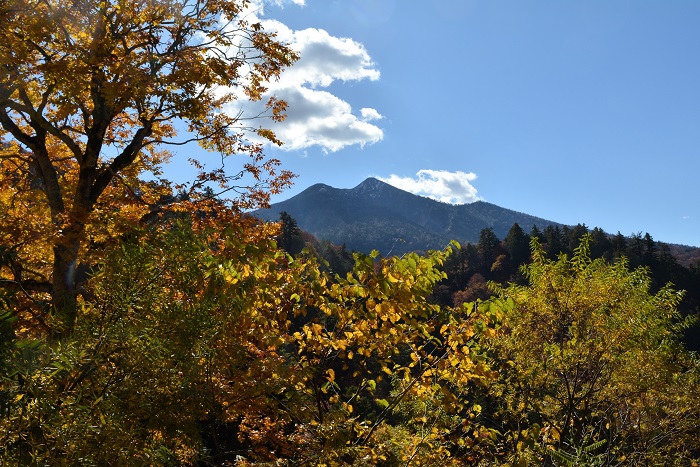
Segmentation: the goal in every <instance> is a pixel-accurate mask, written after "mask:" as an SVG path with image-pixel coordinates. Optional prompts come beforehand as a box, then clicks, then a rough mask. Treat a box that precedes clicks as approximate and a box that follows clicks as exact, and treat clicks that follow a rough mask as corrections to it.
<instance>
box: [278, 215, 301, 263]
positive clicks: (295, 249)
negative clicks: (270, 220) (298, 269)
mask: <svg viewBox="0 0 700 467" xmlns="http://www.w3.org/2000/svg"><path fill="white" fill-rule="evenodd" d="M280 223H281V228H280V234H279V236H278V237H277V243H278V246H279V247H280V248H282V249H283V250H285V251H286V252H287V253H289V254H290V255H292V256H294V255H297V254H299V253H300V252H301V250H303V249H304V238H303V237H302V235H301V229H300V228H299V226H298V225H297V221H296V220H295V219H294V218H293V217H292V216H290V215H289V214H288V213H287V212H286V211H282V212H281V213H280Z"/></svg>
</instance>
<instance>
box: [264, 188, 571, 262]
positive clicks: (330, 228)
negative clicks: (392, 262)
mask: <svg viewBox="0 0 700 467" xmlns="http://www.w3.org/2000/svg"><path fill="white" fill-rule="evenodd" d="M282 211H286V212H287V213H289V214H290V215H291V216H292V217H293V218H294V219H296V221H297V224H298V226H299V227H300V228H301V229H303V230H305V231H307V232H309V233H311V234H313V235H314V236H316V237H317V238H319V239H324V240H329V241H330V242H332V243H335V244H345V245H346V246H347V247H348V248H350V249H353V250H356V251H363V252H369V251H370V250H372V249H377V250H379V251H380V252H381V253H382V254H385V255H386V254H390V253H392V254H403V253H406V252H408V251H425V250H429V249H440V248H444V247H445V246H446V245H447V244H449V242H450V241H451V240H457V241H459V242H462V243H464V242H471V243H476V242H478V240H479V234H480V232H481V230H482V229H484V228H489V227H490V228H492V229H493V230H494V233H495V234H496V235H497V236H498V237H499V238H504V237H505V235H506V234H507V232H508V230H509V229H510V228H511V227H512V225H513V224H514V223H518V224H519V225H520V226H521V227H522V228H523V229H524V230H526V231H529V229H531V228H532V226H533V225H536V226H537V227H538V228H539V229H544V228H545V227H546V226H548V225H555V226H562V225H563V224H560V223H557V222H554V221H549V220H546V219H542V218H539V217H535V216H531V215H529V214H524V213H520V212H517V211H513V210H510V209H506V208H502V207H499V206H496V205H495V204H491V203H487V202H486V201H476V202H474V203H469V204H459V205H452V204H448V203H444V202H441V201H437V200H434V199H431V198H426V197H423V196H418V195H414V194H412V193H409V192H407V191H404V190H401V189H399V188H396V187H394V186H392V185H389V184H388V183H385V182H382V181H381V180H378V179H376V178H372V177H370V178H368V179H366V180H364V181H363V182H362V183H360V184H359V185H357V186H355V187H354V188H334V187H331V186H329V185H326V184H323V183H317V184H315V185H312V186H310V187H308V188H306V189H305V190H303V191H302V192H301V193H299V194H297V195H295V196H293V197H292V198H289V199H288V200H285V201H281V202H279V203H274V204H272V205H271V206H270V208H268V209H260V210H257V211H254V212H253V215H254V216H256V217H258V218H260V219H263V220H266V221H276V220H278V219H279V214H280V213H281V212H282Z"/></svg>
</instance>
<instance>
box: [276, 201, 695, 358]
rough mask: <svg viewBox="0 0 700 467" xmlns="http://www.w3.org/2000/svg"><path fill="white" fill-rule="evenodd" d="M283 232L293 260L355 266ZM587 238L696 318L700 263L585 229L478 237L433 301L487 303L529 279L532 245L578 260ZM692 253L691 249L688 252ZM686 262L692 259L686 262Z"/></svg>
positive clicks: (488, 232)
mask: <svg viewBox="0 0 700 467" xmlns="http://www.w3.org/2000/svg"><path fill="white" fill-rule="evenodd" d="M280 221H281V232H280V235H279V236H278V243H279V245H280V247H281V248H283V249H285V250H287V251H288V252H289V253H291V254H295V255H296V254H298V253H300V252H301V250H302V249H303V248H304V246H306V247H309V248H310V250H311V251H312V252H315V253H317V254H318V255H319V256H321V257H322V258H324V260H325V261H326V262H327V263H328V268H329V269H330V270H331V271H332V272H335V273H338V274H340V275H345V274H346V273H347V272H349V271H350V270H351V269H352V267H353V265H354V259H353V255H352V252H351V251H349V250H348V248H347V245H345V244H343V245H342V246H340V247H338V246H335V245H333V244H332V243H331V242H329V241H328V240H322V241H319V240H317V239H316V238H315V237H314V236H313V235H311V234H309V233H307V232H303V231H302V230H301V229H300V227H299V226H298V224H297V222H296V220H295V219H294V218H293V217H292V216H290V215H289V214H288V213H287V212H284V211H283V212H282V213H281V215H280ZM586 236H588V244H587V247H588V249H589V252H588V255H589V256H590V257H591V259H599V258H600V259H602V260H604V261H606V262H608V263H613V262H616V261H624V262H625V264H626V267H627V268H628V269H630V270H634V269H636V268H639V267H641V268H645V269H646V270H648V271H649V285H650V288H651V290H652V291H654V292H657V291H659V290H660V289H661V288H662V287H664V286H665V285H667V284H672V285H673V286H674V287H675V288H676V289H679V290H682V291H683V294H684V295H683V299H682V300H681V301H680V303H679V305H678V308H679V310H680V311H681V312H682V314H683V315H684V316H691V315H693V314H697V313H698V311H699V310H700V261H698V260H695V261H694V262H692V263H691V264H689V265H687V266H686V265H684V264H681V262H680V261H679V260H678V259H676V257H675V256H674V255H673V251H674V247H675V248H676V249H677V248H678V246H670V245H668V244H665V243H663V242H657V241H655V240H654V238H653V237H652V236H651V235H650V234H649V233H646V234H644V235H642V234H641V233H638V234H634V235H632V236H629V237H626V236H624V235H622V234H617V235H609V234H607V233H605V232H604V231H603V230H602V229H600V228H594V229H589V228H588V227H586V226H585V225H583V224H578V225H576V226H573V227H568V226H563V227H560V226H559V225H550V226H547V227H545V228H544V229H543V230H540V229H539V228H538V227H537V226H533V228H532V229H531V230H530V232H529V233H527V232H525V231H524V230H523V229H522V228H521V227H520V225H519V224H518V223H514V224H513V225H512V226H511V228H510V229H509V230H508V232H507V233H506V235H504V236H501V237H499V236H498V235H497V234H496V233H495V231H494V229H493V228H490V227H489V228H484V229H482V230H481V231H480V232H479V238H478V240H477V241H476V242H473V243H465V244H463V245H462V246H461V248H459V249H458V250H457V251H456V252H455V253H453V254H452V255H451V256H450V257H449V259H448V260H447V262H446V263H445V264H444V267H443V269H444V271H445V272H446V275H447V277H446V278H445V280H443V281H442V282H441V283H440V284H439V285H438V286H437V287H436V288H435V290H434V291H433V300H435V301H437V302H439V303H441V304H443V305H445V306H461V305H462V303H465V302H472V301H474V300H484V299H488V298H489V297H491V296H492V295H493V291H492V290H491V289H490V288H489V287H488V285H487V284H488V283H489V282H498V283H509V282H512V283H521V282H523V281H524V279H525V277H524V276H522V274H521V272H520V271H521V268H522V267H523V266H525V265H527V264H529V263H530V262H531V260H532V256H531V247H532V244H533V240H534V241H535V243H536V244H537V245H540V247H541V249H542V252H543V254H544V256H545V257H546V258H548V259H550V260H555V259H557V258H558V257H559V256H560V255H562V254H564V255H567V256H568V257H572V256H573V255H575V254H576V251H577V249H578V248H579V245H580V244H581V239H582V238H584V237H586ZM683 251H691V250H690V247H687V249H686V250H683ZM685 259H686V260H687V259H688V257H687V256H686V258H685ZM685 341H686V343H687V344H688V345H689V347H691V348H693V349H696V350H700V327H699V326H698V325H695V326H693V327H692V328H690V329H688V330H687V331H686V333H685Z"/></svg>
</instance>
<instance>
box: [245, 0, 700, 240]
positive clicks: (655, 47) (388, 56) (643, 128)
mask: <svg viewBox="0 0 700 467" xmlns="http://www.w3.org/2000/svg"><path fill="white" fill-rule="evenodd" d="M261 1H262V0H257V1H256V2H254V7H255V8H256V10H255V13H254V14H255V15H257V16H259V17H260V18H261V19H263V20H265V24H266V27H268V28H274V29H277V30H278V31H279V37H280V38H281V39H284V40H286V41H289V42H290V43H291V44H292V46H294V47H295V48H297V50H300V51H301V54H302V59H301V61H300V62H299V63H298V64H297V65H296V66H295V67H293V68H292V69H291V70H289V73H287V75H286V76H283V78H282V80H281V81H280V82H279V83H277V84H275V85H274V86H272V87H271V93H275V94H276V95H278V96H280V97H283V98H285V99H286V100H288V102H289V104H290V108H289V110H288V115H289V118H288V121H287V122H285V123H283V124H281V125H279V126H277V127H273V129H274V130H275V131H276V132H277V133H278V136H280V137H281V138H282V139H283V140H284V141H285V142H286V144H285V146H284V147H283V149H275V148H270V149H269V153H270V154H273V155H275V156H277V157H279V158H280V159H281V160H282V161H283V166H284V168H286V169H289V170H292V171H293V172H295V173H297V174H298V175H299V177H298V178H297V180H296V184H295V187H294V188H293V189H291V190H289V191H287V192H285V193H284V194H283V195H281V196H279V197H277V198H275V199H274V200H273V201H280V200H282V199H286V198H288V197H290V196H292V195H294V194H296V193H298V192H300V191H302V190H303V189H305V188H307V187H308V186H310V185H312V184H315V183H326V184H328V185H332V186H335V187H339V188H350V187H353V186H355V185H357V184H359V183H360V182H362V180H364V179H365V178H367V177H369V176H374V177H378V178H382V179H384V180H385V181H389V182H390V183H392V184H394V185H396V186H399V187H400V188H403V189H406V190H409V191H413V192H416V193H419V194H423V195H427V196H432V197H435V198H438V199H443V200H446V201H451V202H470V201H473V200H476V199H482V200H485V201H488V202H491V203H494V204H497V205H499V206H502V207H505V208H509V209H514V210H516V211H521V212H526V213H528V214H533V215H536V216H539V217H543V218H546V219H550V220H554V221H557V222H562V223H566V224H576V223H579V222H582V223H585V224H586V225H588V226H589V227H596V226H598V227H601V228H603V229H604V230H606V231H608V232H611V233H616V232H617V231H620V232H622V233H623V234H625V235H629V234H632V233H636V232H639V231H641V232H649V233H650V234H651V235H652V236H653V237H654V238H655V239H656V240H660V241H664V242H670V243H682V244H689V245H695V246H700V204H699V203H698V201H699V198H700V197H699V196H698V194H699V191H700V189H699V188H698V178H699V175H700V60H699V59H698V50H700V27H698V25H699V24H700V2H698V1H695V0H692V1H690V0H688V1H682V0H674V1H641V0H639V1H622V0H620V1H608V0H605V1H602V0H601V1H566V2H560V1H468V0H423V1H420V2H418V1H409V0H401V1H399V0H305V1H304V0H293V1H292V0H287V1H282V2H279V1H278V2H274V3H272V2H270V3H265V4H264V5H263V4H261V3H260V2H261Z"/></svg>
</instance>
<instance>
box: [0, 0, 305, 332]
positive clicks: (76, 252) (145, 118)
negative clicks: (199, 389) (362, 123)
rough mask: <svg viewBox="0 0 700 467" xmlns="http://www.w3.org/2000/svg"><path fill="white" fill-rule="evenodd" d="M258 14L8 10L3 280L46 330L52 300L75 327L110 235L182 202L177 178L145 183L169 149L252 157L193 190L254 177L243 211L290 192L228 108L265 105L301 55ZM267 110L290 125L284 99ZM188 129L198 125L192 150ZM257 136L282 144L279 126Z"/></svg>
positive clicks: (234, 6)
mask: <svg viewBox="0 0 700 467" xmlns="http://www.w3.org/2000/svg"><path fill="white" fill-rule="evenodd" d="M246 7H247V2H246V1H243V0H240V1H199V0H181V1H171V0H137V1H125V0H109V1H102V0H100V1H97V0H67V1H63V0H62V1H57V0H48V1H39V0H8V1H5V2H2V4H0V127H1V128H2V130H1V131H0V136H2V138H3V139H2V146H1V153H0V161H1V164H2V165H1V167H0V186H1V188H2V199H0V203H2V208H3V210H4V218H3V219H2V221H3V222H2V225H1V226H0V230H1V231H0V236H1V237H0V241H2V253H3V256H2V263H1V265H2V283H1V284H2V286H3V287H5V288H6V289H11V290H12V291H13V293H16V294H19V295H22V296H24V297H26V304H27V307H26V309H27V310H28V313H29V315H28V316H25V317H24V318H31V319H30V321H33V322H34V324H35V325H39V324H41V323H43V324H46V318H47V309H46V307H45V306H43V305H42V304H43V303H45V301H46V300H47V299H48V300H49V301H50V303H51V305H52V306H53V309H54V311H55V313H54V316H53V317H52V321H51V323H50V324H49V325H48V327H49V328H52V330H53V332H55V333H60V332H62V331H61V330H64V331H65V330H67V331H70V329H72V328H73V326H74V324H75V319H76V315H75V313H76V307H75V298H76V297H77V296H78V295H79V293H80V291H79V285H80V284H79V282H80V281H79V278H78V279H76V275H79V266H80V264H81V263H89V261H86V256H87V255H89V253H90V252H91V251H95V250H97V249H99V245H100V243H102V242H101V240H102V239H103V238H104V236H105V235H108V236H109V235H115V234H120V233H122V232H123V230H124V229H123V228H122V227H123V226H124V225H129V224H133V223H135V222H138V220H139V219H140V218H142V217H143V216H144V215H146V214H148V213H150V212H152V211H153V210H154V209H156V207H157V205H158V202H159V201H162V200H163V198H164V197H166V196H167V195H169V194H170V193H168V192H169V191H170V190H171V189H172V188H171V187H170V186H169V185H168V184H167V182H163V183H157V182H150V183H146V182H144V181H143V180H142V179H141V178H139V175H140V174H142V173H143V172H144V171H151V172H155V173H156V174H157V173H158V168H159V166H160V164H162V163H163V162H164V161H165V160H167V158H168V157H169V154H168V152H167V151H164V150H163V145H165V144H168V143H174V144H183V143H184V142H185V141H187V140H196V141H199V142H200V143H201V144H202V145H203V146H204V147H205V148H206V149H209V150H213V151H217V152H219V153H220V154H222V155H223V156H228V155H232V154H237V153H243V154H247V155H248V156H249V159H248V161H247V162H246V163H245V164H244V168H243V170H242V171H241V172H240V173H239V174H237V175H234V176H232V177H229V176H227V175H226V174H225V173H224V171H223V170H221V169H219V170H215V171H212V172H208V173H204V172H202V173H200V176H199V178H198V180H197V181H196V182H194V183H193V185H192V187H193V188H203V187H204V184H205V183H207V182H218V183H219V184H220V186H221V187H222V191H225V190H229V189H232V188H235V185H236V181H237V180H240V178H241V177H242V176H243V175H245V174H249V175H251V176H252V178H251V180H252V182H245V183H243V182H240V183H239V184H242V185H247V186H248V187H249V189H248V190H247V191H246V192H245V194H244V195H242V196H240V197H239V198H237V200H236V203H237V204H238V205H241V204H243V205H246V206H250V205H256V204H260V203H264V202H265V201H266V199H267V196H269V193H271V192H276V191H277V190H279V189H281V188H282V187H284V186H286V185H287V184H288V183H289V180H290V174H289V173H287V172H285V171H278V170H277V166H278V161H276V160H274V159H266V158H265V156H264V155H263V154H262V150H261V146H260V145H259V144H254V143H252V142H251V141H249V140H247V139H246V138H245V137H244V136H243V133H242V132H243V130H244V127H245V126H250V123H246V122H248V121H249V120H245V119H244V118H243V116H241V115H234V116H230V115H228V114H226V113H225V112H222V109H223V108H224V106H226V105H227V104H230V103H232V102H233V101H235V100H236V99H237V98H241V97H242V98H245V99H252V100H259V99H260V98H261V96H262V93H263V92H264V90H265V83H266V82H267V81H269V80H271V79H276V78H277V77H279V75H280V73H281V72H282V70H283V68H284V67H287V66H289V65H291V64H292V63H293V62H294V61H295V59H296V58H297V57H296V55H295V53H294V52H293V51H292V50H290V49H289V48H288V47H286V46H285V45H284V44H281V43H280V42H278V41H276V40H275V37H274V35H273V34H271V33H269V32H265V31H264V30H263V29H262V27H261V25H260V24H259V23H255V24H251V23H249V22H248V21H247V19H246V17H245V15H244V13H245V8H246ZM233 90H235V92H234V91H233ZM267 106H268V109H269V111H270V115H271V117H272V119H273V120H275V119H277V120H278V119H281V118H283V111H284V103H283V102H279V101H274V100H271V101H269V102H268V103H267ZM178 124H180V125H182V126H184V127H186V129H187V136H184V137H183V139H180V140H176V139H175V137H176V133H177V132H176V126H177V125H178ZM249 129H250V128H249ZM253 130H255V131H257V133H258V135H259V136H260V137H262V138H267V139H268V140H272V141H274V142H278V141H277V140H276V139H275V136H274V134H273V133H272V132H271V131H269V130H266V129H253ZM192 187H191V188H192ZM201 198H203V196H198V195H196V194H195V193H190V198H189V199H190V200H197V199H201ZM120 228H121V230H120ZM38 237H39V238H38ZM37 240H38V243H36V241H37Z"/></svg>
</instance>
